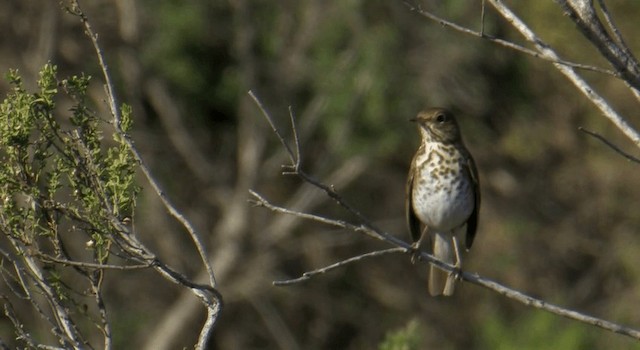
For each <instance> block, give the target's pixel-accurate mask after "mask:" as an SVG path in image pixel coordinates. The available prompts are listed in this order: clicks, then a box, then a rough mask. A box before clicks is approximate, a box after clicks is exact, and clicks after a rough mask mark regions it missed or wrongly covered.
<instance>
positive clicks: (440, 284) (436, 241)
mask: <svg viewBox="0 0 640 350" xmlns="http://www.w3.org/2000/svg"><path fill="white" fill-rule="evenodd" d="M431 242H432V244H433V256H435V257H436V258H437V259H439V260H442V261H443V262H446V263H447V264H450V265H454V264H455V263H456V253H455V250H454V247H453V239H452V237H450V235H447V234H444V233H441V232H436V233H434V234H432V236H431ZM430 269H431V271H430V273H429V293H430V294H431V295H433V296H436V295H441V294H442V295H445V296H450V295H452V294H453V291H454V289H455V288H454V287H455V282H456V281H455V276H454V275H453V274H452V273H449V272H446V271H443V270H441V269H440V268H438V267H436V266H434V265H431V267H430Z"/></svg>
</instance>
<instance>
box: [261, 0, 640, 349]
mask: <svg viewBox="0 0 640 350" xmlns="http://www.w3.org/2000/svg"><path fill="white" fill-rule="evenodd" d="M490 1H492V0H490ZM250 95H251V97H252V98H253V99H254V100H255V101H256V103H257V104H258V107H260V109H261V111H262V114H263V116H264V117H265V118H266V119H267V121H268V122H269V124H270V125H271V126H272V129H273V130H274V133H275V134H276V135H278V137H279V138H280V141H281V143H282V144H283V145H286V140H285V139H284V137H282V136H281V135H282V134H281V133H280V131H279V130H278V128H277V127H276V126H275V124H274V123H273V118H271V116H270V115H269V112H268V111H267V110H266V109H264V107H262V104H261V103H260V101H259V100H258V98H257V97H256V96H255V95H254V94H253V93H251V92H250ZM290 115H291V116H292V123H291V127H292V128H295V123H294V122H293V119H294V118H293V114H292V113H290ZM293 134H294V135H295V134H296V132H295V131H294V132H293ZM298 147H299V145H298ZM285 149H286V150H287V152H289V155H290V156H291V159H292V161H293V163H294V164H296V165H298V166H299V164H300V160H299V159H296V157H295V156H294V155H293V152H292V150H291V149H290V148H289V147H286V146H285ZM297 154H300V152H297ZM294 170H296V171H295V174H296V175H298V176H299V177H300V178H301V179H302V180H304V181H305V182H307V183H309V184H311V185H313V186H316V187H318V188H320V189H324V188H329V187H328V186H327V185H325V184H322V183H320V182H317V181H309V180H308V179H309V177H305V176H302V175H301V172H300V169H299V168H298V169H294ZM325 192H326V191H325ZM250 193H251V194H252V195H253V197H254V199H253V200H252V202H253V203H254V204H255V205H258V206H262V207H265V208H267V209H269V210H272V211H274V212H277V213H282V214H287V215H294V216H297V217H300V218H302V219H305V220H312V221H316V222H320V223H323V224H326V225H331V226H335V227H340V228H344V229H347V230H351V231H354V232H358V233H364V234H366V235H367V236H371V237H374V238H376V239H379V240H383V241H385V242H387V243H389V244H390V245H392V246H395V247H394V248H390V249H388V250H382V251H378V252H372V253H368V254H364V255H360V256H357V257H353V258H349V259H346V260H344V261H342V262H338V263H336V264H333V265H330V266H327V267H324V268H320V269H316V270H313V271H309V272H306V273H304V274H303V275H302V276H301V277H300V278H297V279H293V280H287V281H276V282H274V284H276V285H290V284H295V283H298V282H301V281H305V280H307V279H309V278H311V277H313V276H315V275H318V274H322V273H324V272H327V271H330V270H334V269H336V268H338V267H341V266H344V265H346V264H349V263H351V262H354V261H359V260H361V259H363V258H364V257H370V256H369V255H372V256H377V255H382V254H388V253H397V252H406V253H413V252H414V250H413V249H412V247H411V245H410V244H409V243H407V242H405V241H403V240H400V239H398V238H396V237H394V236H393V235H391V234H388V233H386V232H382V231H379V230H376V229H375V228H373V227H371V226H369V225H368V222H369V221H368V220H361V224H353V223H348V222H346V221H344V220H335V219H331V218H326V217H321V216H318V215H313V214H308V213H303V212H297V211H293V210H290V209H287V208H283V207H280V206H277V205H274V204H272V203H270V202H269V201H268V200H267V199H265V198H264V197H263V196H261V195H260V194H258V193H257V192H255V191H250ZM333 195H334V196H336V197H337V198H339V199H340V200H339V201H337V202H338V203H339V204H341V203H343V202H344V201H343V200H342V198H341V197H340V196H339V195H338V194H337V193H335V192H333ZM329 196H330V197H331V198H334V197H332V196H331V195H329ZM341 206H342V207H343V208H344V209H345V210H347V211H349V212H350V213H352V214H355V213H357V212H354V211H352V210H351V206H345V205H342V204H341ZM356 217H358V219H359V220H360V219H361V216H360V215H356ZM382 252H384V253H382ZM419 254H420V260H426V261H427V262H429V263H430V264H432V265H435V266H437V267H438V268H440V269H442V270H445V271H447V272H451V273H459V278H460V280H462V281H466V282H469V283H471V284H475V285H478V286H482V287H484V288H487V289H489V290H492V291H494V292H496V293H498V294H501V295H504V296H505V297H507V298H509V299H512V300H515V301H518V302H520V303H522V304H524V305H526V306H531V307H534V308H537V309H541V310H545V311H547V312H550V313H552V314H555V315H559V316H562V317H566V318H569V319H572V320H576V321H579V322H583V323H586V324H590V325H593V326H596V327H599V328H602V329H605V330H608V331H611V332H614V333H618V334H622V335H626V336H629V337H631V338H634V339H637V340H640V331H638V330H635V329H632V328H629V327H626V326H623V325H620V324H616V323H614V322H610V321H607V320H604V319H601V318H597V317H593V316H589V315H586V314H583V313H580V312H577V311H574V310H570V309H567V308H563V307H561V306H558V305H554V304H551V303H548V302H546V301H544V300H542V299H537V298H534V297H532V296H530V295H527V294H525V293H522V292H520V291H517V290H515V289H511V288H508V287H506V286H504V285H502V284H500V283H498V282H496V281H493V280H491V279H488V278H485V277H481V276H480V275H478V274H476V273H470V272H464V271H463V272H459V270H458V269H457V268H456V267H454V266H453V265H449V264H447V263H445V262H443V261H440V260H438V259H436V258H435V257H434V256H432V255H431V254H428V253H426V252H422V251H421V252H419Z"/></svg>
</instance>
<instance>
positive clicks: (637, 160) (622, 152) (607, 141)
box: [578, 127, 640, 163]
mask: <svg viewBox="0 0 640 350" xmlns="http://www.w3.org/2000/svg"><path fill="white" fill-rule="evenodd" d="M578 130H580V131H582V132H583V133H585V134H587V135H589V136H592V137H595V138H596V139H598V140H600V141H601V142H602V143H604V144H605V145H607V146H609V148H611V149H612V150H614V151H615V152H616V153H618V154H620V155H621V156H623V157H625V158H627V160H630V161H632V162H634V163H640V159H638V158H636V157H634V156H632V155H630V154H629V153H627V152H625V151H623V150H622V149H620V147H618V146H616V145H614V144H613V142H611V141H609V140H607V139H606V138H605V137H604V136H602V135H600V134H598V133H596V132H593V131H589V130H587V129H585V128H583V127H579V128H578Z"/></svg>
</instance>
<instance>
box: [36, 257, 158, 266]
mask: <svg viewBox="0 0 640 350" xmlns="http://www.w3.org/2000/svg"><path fill="white" fill-rule="evenodd" d="M38 257H39V258H40V259H41V260H42V262H52V263H57V264H60V265H63V266H64V265H66V266H78V267H84V268H89V269H100V270H140V269H148V268H150V267H152V266H151V264H140V265H110V264H95V263H90V262H83V261H73V260H67V259H58V258H56V257H53V256H51V255H47V254H38Z"/></svg>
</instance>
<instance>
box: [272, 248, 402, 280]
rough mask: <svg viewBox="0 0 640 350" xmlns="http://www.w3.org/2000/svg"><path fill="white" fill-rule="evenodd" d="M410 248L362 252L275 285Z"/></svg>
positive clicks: (307, 278) (309, 277)
mask: <svg viewBox="0 0 640 350" xmlns="http://www.w3.org/2000/svg"><path fill="white" fill-rule="evenodd" d="M407 251H408V250H407V249H406V248H400V247H398V248H389V249H384V250H376V251H374V252H369V253H365V254H361V255H358V256H354V257H351V258H349V259H345V260H342V261H339V262H337V263H335V264H331V265H329V266H325V267H323V268H320V269H315V270H312V271H308V272H305V273H303V274H302V276H301V277H298V278H294V279H289V280H281V281H273V285H274V286H288V285H292V284H296V283H300V282H304V281H307V280H309V279H311V277H313V276H315V275H320V274H323V273H327V272H329V271H331V270H335V269H337V268H339V267H343V266H345V265H348V264H351V263H354V262H358V261H361V260H364V259H366V258H374V257H379V256H381V255H386V254H396V253H406V252H407Z"/></svg>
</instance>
